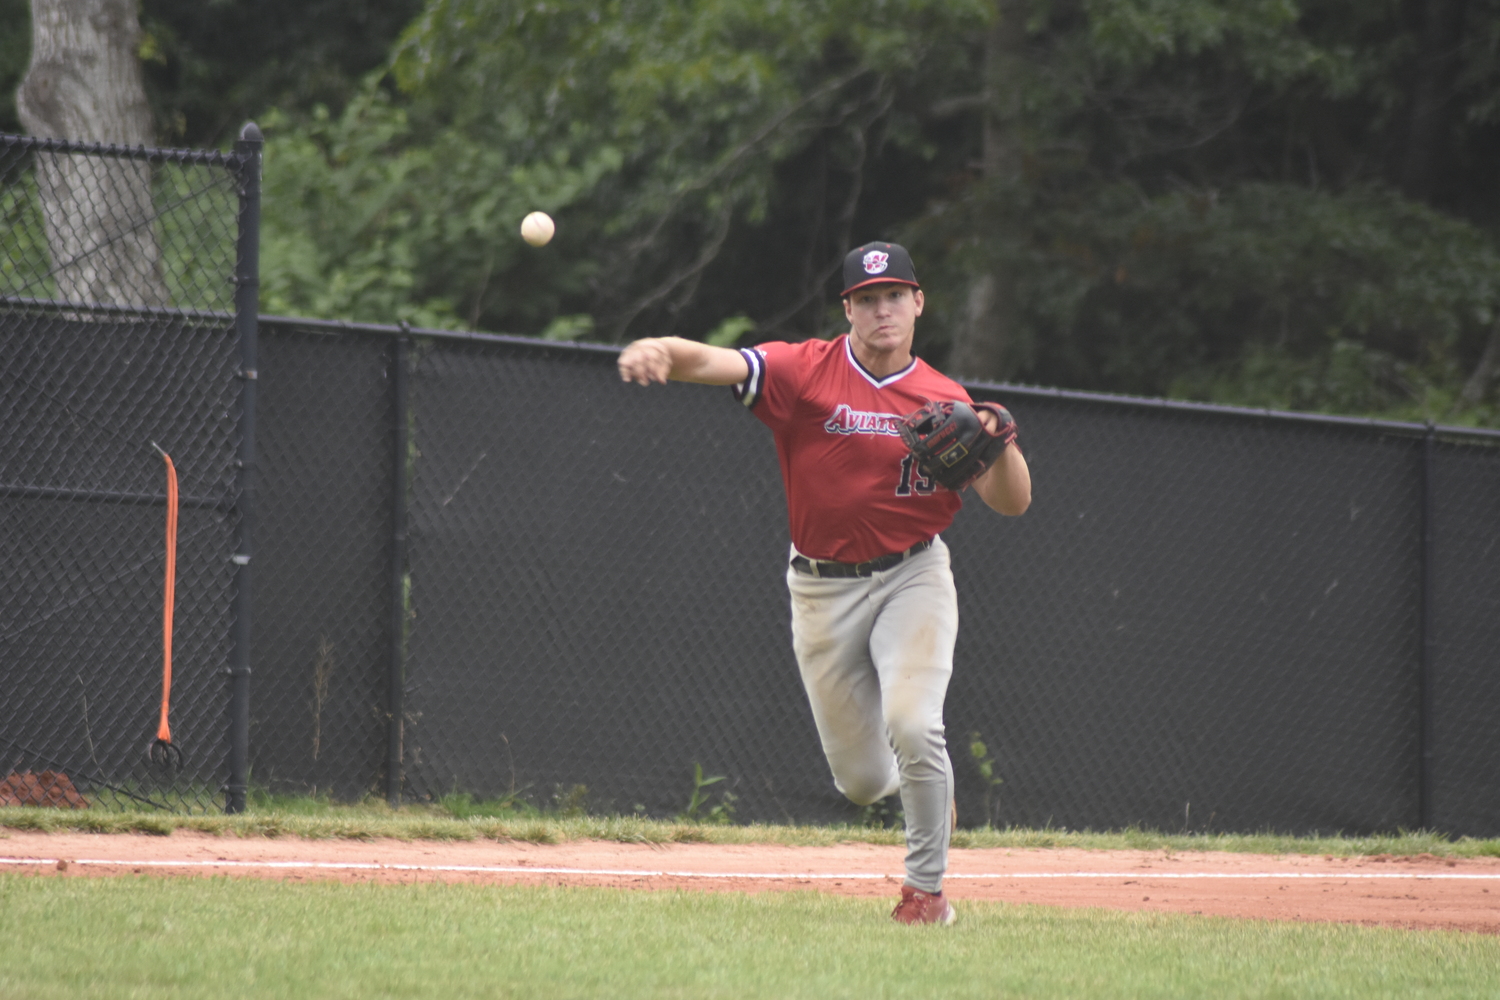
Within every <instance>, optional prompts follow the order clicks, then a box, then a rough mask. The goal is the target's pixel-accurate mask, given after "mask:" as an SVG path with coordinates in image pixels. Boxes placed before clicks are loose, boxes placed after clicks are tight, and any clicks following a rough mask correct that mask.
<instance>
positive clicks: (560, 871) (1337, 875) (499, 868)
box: [0, 858, 1500, 882]
mask: <svg viewBox="0 0 1500 1000" xmlns="http://www.w3.org/2000/svg"><path fill="white" fill-rule="evenodd" d="M61 860H67V862H68V864H69V865H98V866H103V867H110V868H269V869H273V870H295V869H311V870H315V871H390V872H475V873H480V874H490V875H581V876H595V877H610V878H704V879H715V878H716V879H753V880H758V881H768V880H769V881H797V882H805V881H823V882H830V881H858V880H868V881H883V880H886V879H900V878H902V877H903V876H902V874H874V873H870V872H844V873H829V872H684V871H665V870H662V871H655V870H649V869H641V868H542V867H533V866H530V865H518V866H508V865H401V864H389V865H388V864H381V863H380V862H375V861H369V862H361V861H193V860H188V859H179V860H160V859H158V860H152V861H130V860H124V859H107V858H68V859H60V858H0V865H17V866H25V865H32V866H36V865H56V864H57V863H58V862H59V861H61ZM943 878H944V879H945V880H949V881H951V880H955V879H966V880H986V881H1010V880H1015V879H1049V878H1073V879H1079V878H1083V879H1130V880H1136V881H1139V880H1143V879H1144V880H1147V881H1157V880H1160V879H1180V880H1186V879H1275V880H1286V879H1313V880H1317V881H1339V880H1344V879H1409V880H1410V879H1415V880H1419V881H1491V882H1493V881H1500V873H1495V874H1487V875H1476V874H1463V873H1458V872H1432V873H1428V872H982V873H969V872H948V873H947V874H946V875H944V876H943Z"/></svg>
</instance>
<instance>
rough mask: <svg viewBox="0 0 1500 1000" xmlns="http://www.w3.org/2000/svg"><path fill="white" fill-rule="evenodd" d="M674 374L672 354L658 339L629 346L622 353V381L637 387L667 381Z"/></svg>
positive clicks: (648, 339) (646, 340) (652, 338)
mask: <svg viewBox="0 0 1500 1000" xmlns="http://www.w3.org/2000/svg"><path fill="white" fill-rule="evenodd" d="M671 374H672V352H671V351H670V350H668V348H667V345H666V344H664V343H662V342H661V341H660V340H658V339H657V338H656V337H647V338H645V339H644V340H637V341H634V342H632V343H630V344H628V345H627V346H626V348H625V350H623V351H621V352H620V381H622V382H634V383H636V384H637V385H650V384H651V383H652V382H661V383H663V384H665V383H666V381H667V376H669V375H671Z"/></svg>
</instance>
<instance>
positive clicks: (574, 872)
mask: <svg viewBox="0 0 1500 1000" xmlns="http://www.w3.org/2000/svg"><path fill="white" fill-rule="evenodd" d="M903 854H904V852H903V850H902V849H901V848H899V847H877V846H870V845H864V844H845V845H840V846H837V847H778V846H775V845H765V844H755V845H725V846H720V845H713V844H672V845H670V846H664V847H661V846H649V845H641V844H617V843H608V842H601V841H577V842H573V843H568V844H558V845H536V844H527V843H519V842H509V843H495V842H492V841H481V842H467V843H441V842H432V841H399V840H374V841H364V842H361V841H344V840H290V839H288V840H282V839H240V838H237V837H215V836H212V835H208V834H200V833H191V832H184V831H179V832H177V833H174V834H172V835H171V836H167V837H153V836H145V835H138V834H42V833H25V832H12V833H9V834H3V835H0V858H3V861H0V871H18V872H27V873H34V874H36V875H39V876H45V877H53V878H89V877H96V876H110V875H125V874H132V873H139V874H146V873H150V874H158V875H163V874H170V875H199V876H204V875H232V876H237V877H254V878H276V879H282V880H285V881H293V882H300V881H318V880H337V881H341V882H368V881H374V882H383V883H405V882H437V881H440V882H464V883H476V884H486V885H494V884H506V883H520V884H547V885H594V886H613V887H617V888H628V889H656V890H660V889H687V890H709V891H734V892H774V891H786V890H794V889H800V890H809V889H811V890H816V891H819V892H833V893H840V894H843V895H849V896H874V897H889V898H891V899H892V900H894V898H895V897H896V895H897V891H898V889H897V887H898V886H899V885H900V881H901V871H902V857H903ZM945 888H946V890H947V892H948V894H949V896H950V897H952V898H953V900H954V901H955V903H957V904H958V905H959V907H960V908H962V905H963V901H964V900H1003V901H1005V902H1011V903H1035V904H1041V905H1046V906H1069V907H1081V906H1096V907H1107V908H1111V909H1119V910H1154V911H1164V912H1178V913H1201V914H1211V915H1216V916H1227V917H1254V918H1262V919H1269V920H1305V921H1338V922H1344V923H1356V924H1372V925H1373V924H1379V925H1385V926H1391V927H1404V928H1425V929H1446V930H1463V931H1477V932H1481V933H1485V934H1500V858H1481V859H1453V858H1439V857H1435V856H1433V855H1430V854H1424V855H1417V856H1414V857H1394V856H1391V855H1379V856H1376V857H1363V858H1334V857H1307V856H1302V855H1285V856H1266V855H1254V854H1229V853H1212V852H1191V853H1172V852H1162V851H1085V850H1076V849H1048V850H1023V849H1004V848H996V849H986V850H954V851H953V853H952V854H951V855H950V867H949V878H948V882H947V885H946V887H945Z"/></svg>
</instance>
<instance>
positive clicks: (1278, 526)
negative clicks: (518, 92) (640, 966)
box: [0, 138, 1500, 836]
mask: <svg viewBox="0 0 1500 1000" xmlns="http://www.w3.org/2000/svg"><path fill="white" fill-rule="evenodd" d="M257 148H258V147H257ZM257 182H258V154H256V153H254V151H253V150H251V149H250V148H249V147H245V148H243V149H241V148H240V147H237V152H236V153H234V154H217V153H186V152H180V151H161V150H133V151H132V150H115V149H107V148H103V147H90V146H81V145H79V144H69V143H56V142H49V141H46V140H18V139H14V138H0V209H3V211H4V213H5V220H6V227H5V230H4V232H3V233H0V246H3V247H4V252H3V253H0V272H3V273H0V557H3V560H4V562H3V569H0V691H3V692H4V697H3V704H4V706H5V711H4V713H3V715H0V754H4V760H0V776H3V781H4V782H5V784H3V785H0V802H8V801H48V802H52V803H54V804H72V805H81V804H88V805H90V806H95V807H98V806H116V807H117V806H124V805H142V804H146V803H149V804H151V805H155V806H158V807H160V808H171V809H186V810H191V809H209V808H224V809H229V810H236V809H238V808H243V806H244V797H245V794H246V791H247V789H248V788H251V787H254V788H258V789H263V790H266V791H268V792H277V793H279V792H284V793H293V794H311V795H317V796H327V797H331V798H334V799H339V800H347V799H356V798H360V797H363V796H367V795H379V796H384V797H386V798H388V799H389V800H391V801H392V802H394V803H401V802H413V801H433V800H438V799H442V798H443V797H444V796H447V795H450V794H453V793H464V794H469V795H473V796H476V797H479V798H484V799H511V800H525V801H527V802H530V803H532V804H535V805H539V806H544V807H546V806H552V807H567V808H574V807H577V808H585V809H589V810H593V811H598V812H618V813H642V814H648V815H656V816H662V815H675V814H679V813H681V812H682V811H683V810H684V809H685V808H687V807H688V804H689V802H690V801H692V800H694V799H696V800H697V801H698V802H699V808H700V813H701V812H706V811H709V810H717V815H718V816H719V817H721V818H724V817H732V818H734V819H736V820H742V821H750V820H767V821H785V820H795V821H849V820H856V819H861V818H864V819H870V818H872V817H870V816H869V815H864V816H862V815H861V812H860V810H858V809H856V807H854V806H852V805H851V804H849V803H848V802H846V801H845V800H843V798H842V797H841V796H840V795H839V794H838V793H837V792H836V791H835V790H834V788H833V785H832V781H831V779H830V778H829V776H828V773H827V769H826V765H825V764H824V762H823V759H822V754H821V751H820V748H819V745H818V739H817V735H816V732H815V730H814V727H813V723H812V719H811V714H810V712H809V710H808V708H807V703H806V700H805V697H804V695H803V693H802V691H801V687H800V683H799V681H798V676H797V669H796V664H795V662H794V660H793V657H792V653H791V644H790V636H789V612H788V607H787V603H788V599H787V596H786V593H785V584H784V580H783V576H784V573H785V567H786V558H787V544H788V541H787V532H786V525H785V503H784V500H783V498H782V493H781V484H780V474H779V470H778V466H777V461H776V455H775V450H774V446H773V443H772V439H771V435H770V434H769V433H767V432H766V431H765V430H764V428H763V427H762V426H761V425H760V423H759V422H758V421H756V420H755V419H754V418H753V416H751V415H750V414H749V413H747V412H746V411H745V410H744V408H743V407H741V406H739V405H738V404H736V403H735V402H734V401H733V399H732V397H731V394H730V393H729V392H728V390H723V389H718V390H715V389H710V388H705V387H701V386H691V385H681V384H673V385H668V386H662V387H653V388H651V389H650V390H645V389H641V388H639V387H637V386H630V385H624V384H622V383H621V382H620V381H619V379H618V377H617V376H616V375H615V371H614V364H615V351H614V350H613V349H611V348H605V347H593V346H588V345H571V344H554V343H546V342H538V341H529V340H523V339H520V338H506V337H497V336H487V335H479V334H474V335H464V334H459V333H452V332H443V331H432V330H411V329H406V328H402V327H396V326H381V325H368V324H366V325H359V324H350V323H337V322H326V321H314V320H300V319H287V318H279V317H260V318H259V322H258V327H259V328H257V322H256V317H255V311H254V284H255V281H254V276H255V261H254V241H255V206H256V183H257ZM257 376H258V377H257ZM972 391H973V392H974V393H975V394H976V395H977V396H979V397H981V398H993V399H997V400H999V401H1001V402H1004V403H1005V404H1006V405H1007V406H1009V407H1011V409H1012V410H1013V412H1015V414H1016V416H1017V419H1018V420H1019V422H1020V426H1021V430H1022V436H1021V440H1022V444H1023V447H1024V448H1025V449H1026V453H1027V457H1028V460H1029V461H1030V463H1031V466H1032V469H1033V474H1034V477H1035V482H1036V489H1035V502H1034V504H1033V506H1032V509H1031V510H1030V511H1029V512H1028V513H1027V514H1026V515H1025V516H1024V517H1022V518H1015V519H1011V518H1000V517H999V516H997V515H995V514H993V513H992V512H990V511H989V510H988V509H986V508H984V507H983V505H982V504H979V503H978V502H977V501H975V500H973V499H970V500H969V501H968V502H967V504H966V506H965V508H964V510H963V511H962V512H961V513H960V515H959V517H958V518H957V520H956V521H955V523H954V525H953V527H952V528H951V530H950V531H948V532H947V533H946V538H947V540H948V542H949V545H950V547H951V548H952V550H953V553H954V571H955V575H956V577H957V580H958V586H959V595H960V612H961V617H962V627H961V631H960V639H959V646H958V650H957V661H956V670H955V675H954V679H953V683H952V687H951V689H950V696H949V699H948V708H947V725H948V733H949V744H950V748H951V752H952V755H953V758H954V764H955V771H956V773H957V777H958V797H959V810H960V818H961V822H962V823H963V824H964V825H974V826H977V825H982V824H985V823H993V824H996V825H1002V826H1003V825H1007V824H1010V825H1018V826H1030V827H1045V826H1049V825H1050V826H1052V827H1066V828H1070V829H1073V828H1095V829H1098V828H1121V827H1127V826H1132V825H1138V826H1143V827H1148V828H1155V829H1165V830H1193V831H1256V830H1278V831H1286V832H1303V833H1306V832H1334V831H1340V832H1345V833H1367V832H1373V831H1389V830H1395V829H1399V828H1418V827H1424V828H1431V829H1437V830H1443V831H1446V832H1450V833H1456V834H1471V835H1484V836H1494V835H1500V797H1497V795H1496V791H1495V789H1496V784H1495V776H1496V774H1497V770H1500V735H1497V732H1496V730H1495V728H1494V726H1493V724H1492V722H1491V720H1492V719H1493V718H1494V717H1495V715H1496V713H1497V712H1500V669H1497V667H1500V663H1497V658H1500V654H1497V652H1496V651H1497V650H1500V544H1497V540H1500V527H1497V524H1496V511H1497V510H1500V434H1497V433H1494V432H1467V431H1461V430H1458V429H1433V428H1424V427H1421V426H1416V425H1402V424H1393V423H1382V422H1374V421H1360V420H1347V419H1339V418H1321V417H1306V416H1298V415H1291V414H1267V413H1259V412H1250V411H1236V410H1230V409H1226V408H1221V407H1211V406H1195V405H1190V404H1178V403H1163V402H1161V401H1145V400H1127V399H1118V398H1109V397H1102V396H1093V395H1085V394H1069V393H1062V392H1052V391H1045V390H1038V389H1032V388H1026V387H1017V386H973V387H972ZM158 448H160V449H161V450H162V451H165V452H166V453H168V454H170V455H171V457H172V460H173V463H174V464H175V467H176V469H177V472H178V475H179V480H180V481H179V486H180V511H179V523H178V544H177V553H176V598H175V625H174V633H173V635H174V639H173V642H174V645H173V656H172V668H173V670H172V686H171V695H172V697H171V732H172V740H173V744H174V746H175V747H176V748H177V749H178V751H179V752H180V753H181V762H180V764H176V763H175V762H169V764H170V765H171V766H162V765H160V764H158V763H153V761H152V760H151V759H150V758H149V757H148V755H147V753H146V750H147V748H148V746H150V745H151V744H152V740H153V736H154V735H155V734H156V733H157V725H158V716H159V712H160V708H161V695H162V690H163V667H164V662H163V661H164V656H163V639H164V631H163V629H164V624H163V613H164V609H165V603H166V602H165V597H164V578H165V576H166V556H165V552H164V541H163V536H164V522H165V516H166V511H167V504H168V493H167V489H166V485H165V462H164V461H163V458H162V454H161V453H160V452H159V451H158V450H157V449H158ZM257 470H258V471H257ZM252 472H255V473H256V475H254V476H253V477H252V475H251V473H252ZM252 527H253V528H254V535H255V539H256V548H255V552H254V566H255V586H254V587H253V588H250V587H249V585H248V584H249V566H250V563H251V558H250V556H251V548H250V538H251V528H252ZM252 620H253V630H252V628H251V623H252ZM251 663H253V665H254V669H255V674H254V678H255V683H254V697H253V699H252V698H250V697H249V694H250V690H249V680H250V675H249V673H248V670H249V667H250V665H251ZM711 777H722V780H720V781H717V782H714V783H712V784H704V781H706V780H707V778H711ZM695 791H696V792H700V793H702V794H701V795H697V796H695V794H694V793H695ZM885 808H886V811H887V814H889V812H891V811H893V810H894V809H895V806H894V805H893V804H888V805H887V806H886V807H885ZM874 818H879V817H878V816H877V817H874Z"/></svg>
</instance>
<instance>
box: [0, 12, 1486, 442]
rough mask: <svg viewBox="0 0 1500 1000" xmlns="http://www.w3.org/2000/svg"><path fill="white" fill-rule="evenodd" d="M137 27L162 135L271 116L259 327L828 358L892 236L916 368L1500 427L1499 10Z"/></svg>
mask: <svg viewBox="0 0 1500 1000" xmlns="http://www.w3.org/2000/svg"><path fill="white" fill-rule="evenodd" d="M9 2H13V0H0V6H3V5H4V4H5V3H9ZM143 7H144V12H143V20H144V22H145V24H146V26H147V30H148V44H147V46H146V48H145V50H143V58H144V59H145V60H146V62H147V66H148V70H149V71H150V83H151V86H152V88H153V94H154V99H155V100H156V103H157V106H158V109H159V118H160V122H161V126H162V134H163V135H164V136H165V137H167V138H168V139H170V140H171V141H180V140H181V139H186V140H187V141H195V142H196V141H211V142H222V141H225V140H226V139H227V138H228V137H229V136H230V135H231V134H232V132H233V130H234V128H236V127H237V126H238V123H239V121H241V120H242V119H243V118H245V117H251V116H256V117H259V116H262V115H263V114H265V112H266V110H267V109H268V108H270V107H272V106H275V107H277V108H278V109H279V110H278V111H276V112H275V113H273V114H270V115H269V116H268V117H266V118H265V120H264V122H263V124H265V125H266V126H267V130H268V135H269V137H270V142H269V146H268V153H267V173H266V184H267V188H266V213H267V214H266V222H265V234H266V247H265V252H264V254H263V266H264V268H265V279H264V281H263V286H262V287H263V291H264V296H265V301H266V305H267V308H268V309H270V310H273V311H277V312H293V313H310V314H314V315H321V316H337V317H350V318H360V319H370V320H382V321H392V320H396V319H409V320H412V321H416V322H423V323H441V324H463V325H467V326H471V327H476V328H484V329H491V330H506V331H511V332H520V333H530V334H545V335H548V336H553V337H567V338H571V337H593V338H597V339H601V340H606V341H618V340H624V339H629V338H631V337H634V336H640V335H645V334H648V333H680V334H683V335H687V336H696V337H704V338H711V339H713V340H714V341H715V342H718V343H734V342H736V340H738V341H739V342H753V341H755V340H759V339H767V338H771V337H780V338H789V339H799V338H802V337H807V336H828V335H830V334H833V333H836V332H839V331H840V329H841V322H842V319H841V312H840V310H839V308H838V301H837V292H838V264H839V261H840V259H841V257H842V254H843V252H844V251H845V250H846V249H847V248H848V247H849V246H851V245H854V244H857V243H859V242H863V241H865V240H869V239H899V240H902V241H904V242H906V243H908V244H909V245H910V246H912V248H913V250H914V252H915V253H916V257H917V263H918V267H919V272H920V273H921V275H922V277H923V281H924V285H925V287H926V289H927V292H928V312H927V314H926V315H925V316H924V318H923V321H922V323H921V324H920V325H919V342H918V348H919V351H920V352H921V353H922V354H923V355H924V356H925V357H927V358H928V359H929V360H931V361H933V362H935V363H936V364H938V365H939V366H944V365H945V364H947V363H948V362H949V361H950V360H952V358H951V357H950V355H952V354H953V351H954V349H955V347H956V345H958V344H959V343H960V342H961V340H962V338H964V337H967V336H970V333H971V332H972V331H975V330H978V331H979V332H980V333H981V334H982V335H983V336H985V337H989V338H992V341H991V342H992V343H993V344H995V345H996V346H997V348H998V349H997V350H996V351H995V352H993V355H994V359H995V362H994V366H993V367H992V368H991V369H989V370H987V371H986V372H984V374H985V375H986V376H987V377H996V378H1002V377H1003V378H1010V379H1017V380H1022V381H1030V382H1038V383H1046V384H1057V385H1065V386H1070V387H1079V388H1089V389H1098V390H1104V391H1117V392H1130V393H1145V394H1170V395H1176V396H1180V397H1187V398H1202V399H1214V400H1220V401H1225V402H1234V403H1242V404H1248V405H1267V406H1276V407H1293V408H1302V409H1323V410H1338V411H1344V412H1361V413H1379V414H1388V415H1397V416H1404V417H1417V418H1432V419H1440V420H1452V421H1482V422H1500V400H1497V389H1500V318H1497V317H1500V301H1497V300H1500V292H1497V289H1500V251H1497V234H1500V185H1497V183H1496V172H1495V170H1494V166H1493V165H1494V163H1495V162H1496V158H1497V155H1500V0H859V2H855V0H805V2H790V0H651V2H647V0H605V2H584V0H547V2H545V3H543V2H539V0H427V2H426V3H425V5H422V3H421V0H378V2H371V3H361V4H355V3H353V2H352V0H321V2H317V3H313V4H301V5H298V4H292V3H290V0H272V2H270V3H267V4H261V5H250V4H233V3H217V2H211V3H208V4H201V3H198V4H188V3H185V2H184V0H143ZM17 10H24V3H22V4H21V7H18V8H17ZM408 18H412V19H411V20H410V21H409V23H407V19H408ZM403 23H405V25H406V26H405V29H404V32H400V33H399V38H397V34H398V26H399V25H401V24H403ZM392 39H395V44H394V46H391V44H390V43H391V40H392ZM12 50H14V51H12ZM17 53H21V55H17ZM23 56H24V53H23V52H22V47H21V46H19V45H11V46H10V48H6V46H5V45H4V44H0V79H3V74H4V73H5V72H7V71H9V70H8V67H10V63H16V64H17V65H16V66H15V67H10V69H13V70H14V75H15V77H16V79H19V73H20V71H21V69H24V58H23ZM7 60H9V62H7ZM361 74H365V75H364V76H361ZM536 208H540V209H544V210H547V211H549V212H551V213H552V214H553V215H554V216H555V217H556V218H557V220H558V223H559V228H558V235H557V237H556V238H555V239H554V241H553V242H552V243H551V244H550V245H548V246H547V247H545V248H540V249H535V248H531V247H527V246H525V245H524V244H523V243H521V242H520V240H519V238H518V235H517V233H516V227H517V225H518V223H519V221H520V218H521V217H522V216H523V215H524V214H525V213H526V212H527V211H530V210H532V209H536ZM984 280H991V281H997V282H998V284H997V285H996V286H995V287H998V288H1000V289H1001V291H1002V292H1003V295H1002V299H1003V302H1002V303H1001V305H1002V306H1003V308H1000V309H999V310H998V311H995V312H993V313H992V314H984V315H985V322H986V323H987V324H988V325H987V326H984V327H982V328H981V327H980V326H979V325H978V324H977V323H976V322H975V321H974V316H975V315H977V314H976V313H975V311H974V308H973V305H972V303H973V301H974V295H973V293H974V291H975V289H976V288H978V287H979V285H980V283H981V282H982V281H984Z"/></svg>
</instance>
